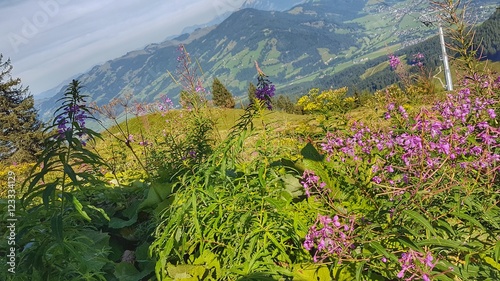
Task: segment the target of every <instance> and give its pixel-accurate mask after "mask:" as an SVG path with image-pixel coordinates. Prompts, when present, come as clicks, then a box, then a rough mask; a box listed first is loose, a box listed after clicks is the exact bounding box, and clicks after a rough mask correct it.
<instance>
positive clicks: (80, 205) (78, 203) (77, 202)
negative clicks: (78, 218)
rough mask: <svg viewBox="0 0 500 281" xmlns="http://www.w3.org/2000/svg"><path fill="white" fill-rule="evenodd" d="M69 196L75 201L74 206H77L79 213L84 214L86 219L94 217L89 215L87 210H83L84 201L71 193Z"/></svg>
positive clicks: (89, 219)
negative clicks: (81, 201)
mask: <svg viewBox="0 0 500 281" xmlns="http://www.w3.org/2000/svg"><path fill="white" fill-rule="evenodd" d="M65 195H69V194H65ZM67 197H69V198H71V201H72V202H73V206H75V209H76V210H77V211H78V213H80V215H82V217H83V218H84V219H86V220H87V221H91V220H92V219H91V218H90V217H89V215H88V214H87V212H85V211H84V210H83V205H82V203H80V201H78V199H77V198H76V197H75V196H73V195H70V196H67Z"/></svg>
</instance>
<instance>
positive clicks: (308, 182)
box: [300, 170, 326, 197]
mask: <svg viewBox="0 0 500 281" xmlns="http://www.w3.org/2000/svg"><path fill="white" fill-rule="evenodd" d="M300 183H301V184H302V186H303V187H304V189H305V191H306V196H307V197H311V191H312V189H314V188H315V189H318V187H319V188H320V189H323V188H324V187H325V186H326V183H324V182H322V183H319V177H318V176H317V175H316V174H314V172H313V171H310V170H305V171H304V174H303V175H302V181H300Z"/></svg>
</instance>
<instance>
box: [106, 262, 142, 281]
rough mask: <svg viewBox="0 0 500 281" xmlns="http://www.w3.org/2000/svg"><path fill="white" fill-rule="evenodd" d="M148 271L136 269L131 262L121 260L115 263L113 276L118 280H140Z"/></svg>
mask: <svg viewBox="0 0 500 281" xmlns="http://www.w3.org/2000/svg"><path fill="white" fill-rule="evenodd" d="M149 273H150V272H149V271H147V270H145V271H142V272H140V271H138V270H137V269H136V268H135V266H134V265H133V264H131V263H127V262H121V263H119V264H117V265H116V268H115V277H116V278H117V279H118V280H120V281H140V280H142V279H143V278H144V277H146V276H148V275H149Z"/></svg>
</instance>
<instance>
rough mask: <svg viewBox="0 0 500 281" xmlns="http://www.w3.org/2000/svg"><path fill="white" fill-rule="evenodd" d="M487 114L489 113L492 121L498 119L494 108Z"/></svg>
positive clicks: (488, 110)
mask: <svg viewBox="0 0 500 281" xmlns="http://www.w3.org/2000/svg"><path fill="white" fill-rule="evenodd" d="M486 112H487V113H488V115H489V116H490V118H491V119H495V118H496V117H497V114H496V113H495V110H494V109H493V108H489V109H487V110H486Z"/></svg>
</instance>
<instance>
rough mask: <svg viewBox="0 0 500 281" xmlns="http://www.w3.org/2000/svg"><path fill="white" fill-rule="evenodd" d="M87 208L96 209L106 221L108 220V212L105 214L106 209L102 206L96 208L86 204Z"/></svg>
mask: <svg viewBox="0 0 500 281" xmlns="http://www.w3.org/2000/svg"><path fill="white" fill-rule="evenodd" d="M87 208H89V209H92V210H95V211H98V212H99V213H101V215H102V216H103V217H104V218H105V219H106V220H107V221H110V219H109V216H108V214H106V211H104V210H103V209H102V208H97V207H95V206H93V205H87Z"/></svg>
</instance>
